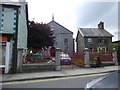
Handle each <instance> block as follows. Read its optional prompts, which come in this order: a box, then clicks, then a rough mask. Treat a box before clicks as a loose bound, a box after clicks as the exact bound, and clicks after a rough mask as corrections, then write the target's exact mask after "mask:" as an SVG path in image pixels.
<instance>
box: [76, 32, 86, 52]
mask: <svg viewBox="0 0 120 90" xmlns="http://www.w3.org/2000/svg"><path fill="white" fill-rule="evenodd" d="M76 45H77V51H81V50H83V49H84V48H85V44H84V37H83V36H82V35H81V33H79V32H78V37H77V41H76Z"/></svg>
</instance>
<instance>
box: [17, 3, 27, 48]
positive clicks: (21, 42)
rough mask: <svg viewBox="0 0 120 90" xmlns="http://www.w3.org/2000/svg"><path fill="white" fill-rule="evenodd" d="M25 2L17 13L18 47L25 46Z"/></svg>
mask: <svg viewBox="0 0 120 90" xmlns="http://www.w3.org/2000/svg"><path fill="white" fill-rule="evenodd" d="M26 20H27V19H26V9H25V3H22V5H21V8H20V14H19V22H18V23H19V24H18V48H20V49H26V48H27V21H26Z"/></svg>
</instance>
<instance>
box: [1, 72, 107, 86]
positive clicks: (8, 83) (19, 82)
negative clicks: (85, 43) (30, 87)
mask: <svg viewBox="0 0 120 90" xmlns="http://www.w3.org/2000/svg"><path fill="white" fill-rule="evenodd" d="M106 74H108V73H102V74H92V75H83V76H72V77H64V78H53V79H44V80H32V81H18V82H7V83H0V85H13V84H25V83H36V82H45V81H55V80H65V79H75V78H80V77H92V76H102V75H106Z"/></svg>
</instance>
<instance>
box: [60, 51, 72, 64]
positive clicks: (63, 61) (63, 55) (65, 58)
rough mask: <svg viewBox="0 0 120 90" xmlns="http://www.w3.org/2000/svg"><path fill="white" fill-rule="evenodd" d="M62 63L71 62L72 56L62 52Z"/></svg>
mask: <svg viewBox="0 0 120 90" xmlns="http://www.w3.org/2000/svg"><path fill="white" fill-rule="evenodd" d="M60 64H61V65H66V64H68V65H69V64H71V58H70V57H69V55H68V54H64V53H62V54H60Z"/></svg>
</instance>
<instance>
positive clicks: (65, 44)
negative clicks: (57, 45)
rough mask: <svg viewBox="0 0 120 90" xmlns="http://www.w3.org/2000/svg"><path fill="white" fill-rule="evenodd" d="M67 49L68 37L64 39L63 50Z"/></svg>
mask: <svg viewBox="0 0 120 90" xmlns="http://www.w3.org/2000/svg"><path fill="white" fill-rule="evenodd" d="M67 50H68V39H64V51H67Z"/></svg>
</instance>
